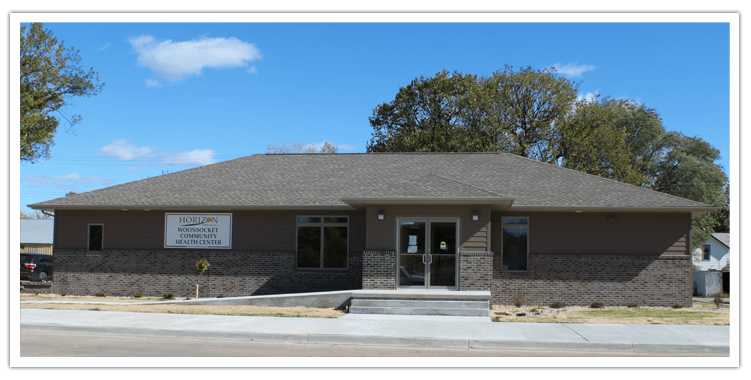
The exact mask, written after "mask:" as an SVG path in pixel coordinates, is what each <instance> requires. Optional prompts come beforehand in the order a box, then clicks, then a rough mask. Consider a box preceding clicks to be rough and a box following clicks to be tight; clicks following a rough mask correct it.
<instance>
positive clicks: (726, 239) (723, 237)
mask: <svg viewBox="0 0 751 380" xmlns="http://www.w3.org/2000/svg"><path fill="white" fill-rule="evenodd" d="M712 237H714V238H715V239H717V241H719V242H720V243H722V244H725V246H726V247H730V234H729V233H727V232H714V233H712Z"/></svg>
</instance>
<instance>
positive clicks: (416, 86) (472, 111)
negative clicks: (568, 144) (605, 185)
mask: <svg viewBox="0 0 751 380" xmlns="http://www.w3.org/2000/svg"><path fill="white" fill-rule="evenodd" d="M575 99H576V89H575V86H574V85H573V83H571V82H570V81H568V80H567V79H564V78H562V77H560V76H558V75H556V74H555V73H554V72H552V71H549V70H534V69H532V68H523V69H521V70H518V71H514V70H513V69H512V68H511V67H510V66H508V67H506V68H505V69H504V70H502V71H498V72H496V73H494V74H493V75H491V76H489V77H486V78H484V77H478V76H475V75H466V74H461V73H456V72H455V73H451V74H449V73H448V72H446V71H441V72H439V73H437V74H435V75H434V76H432V77H430V78H425V77H419V78H417V79H415V80H413V81H412V82H410V83H409V84H408V85H407V86H404V87H402V88H400V89H399V91H398V92H397V94H396V96H395V97H394V99H393V100H392V101H390V102H387V103H383V104H380V105H378V106H377V107H376V108H375V110H374V111H373V115H372V116H371V117H370V125H371V126H372V127H373V133H372V135H371V138H370V141H369V142H368V151H371V152H462V151H471V152H486V151H490V152H492V151H502V152H511V153H516V154H520V155H524V156H527V157H532V158H537V159H541V160H544V161H552V160H553V159H554V157H555V154H554V146H555V144H554V141H555V139H556V133H555V132H556V128H555V123H556V122H558V121H559V120H560V119H561V118H562V117H563V116H564V115H565V114H566V113H567V112H568V109H570V108H571V106H572V104H573V102H574V100H575Z"/></svg>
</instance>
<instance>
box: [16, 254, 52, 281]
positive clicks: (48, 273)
mask: <svg viewBox="0 0 751 380" xmlns="http://www.w3.org/2000/svg"><path fill="white" fill-rule="evenodd" d="M52 266H53V265H52V256H50V255H42V254H38V253H22V254H21V280H27V281H49V280H52Z"/></svg>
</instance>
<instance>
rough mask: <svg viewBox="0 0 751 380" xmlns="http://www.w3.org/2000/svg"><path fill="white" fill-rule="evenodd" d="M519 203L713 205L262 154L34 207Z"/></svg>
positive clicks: (380, 160)
mask: <svg viewBox="0 0 751 380" xmlns="http://www.w3.org/2000/svg"><path fill="white" fill-rule="evenodd" d="M418 198H419V199H435V200H450V199H458V198H460V199H470V200H471V199H491V198H492V199H513V208H527V209H534V208H541V209H547V208H562V209H563V208H589V209H598V208H603V209H610V208H634V209H692V210H693V209H696V210H699V209H705V208H707V207H708V206H707V205H705V204H703V203H700V202H695V201H692V200H688V199H684V198H679V197H675V196H672V195H668V194H664V193H660V192H656V191H652V190H649V189H645V188H640V187H637V186H633V185H629V184H625V183H621V182H617V181H613V180H609V179H605V178H601V177H597V176H592V175H588V174H585V173H581V172H578V171H574V170H570V169H563V168H559V167H557V166H555V165H551V164H546V163H542V162H539V161H535V160H531V159H528V158H524V157H521V156H517V155H513V154H508V153H376V154H372V153H371V154H279V155H254V156H249V157H243V158H238V159H234V160H229V161H224V162H220V163H216V164H212V165H207V166H203V167H199V168H195V169H189V170H185V171H181V172H176V173H170V174H166V175H162V176H158V177H152V178H147V179H143V180H140V181H134V182H129V183H124V184H121V185H116V186H112V187H108V188H104V189H100V190H95V191H90V192H87V193H81V194H74V195H70V196H67V197H63V198H57V199H52V200H49V201H46V202H41V203H36V204H33V205H31V207H33V208H38V209H59V208H153V209H158V208H190V207H195V208H199V207H200V208H210V207H214V208H253V207H269V208H273V207H287V208H291V207H336V206H348V204H347V202H345V201H346V200H351V199H418Z"/></svg>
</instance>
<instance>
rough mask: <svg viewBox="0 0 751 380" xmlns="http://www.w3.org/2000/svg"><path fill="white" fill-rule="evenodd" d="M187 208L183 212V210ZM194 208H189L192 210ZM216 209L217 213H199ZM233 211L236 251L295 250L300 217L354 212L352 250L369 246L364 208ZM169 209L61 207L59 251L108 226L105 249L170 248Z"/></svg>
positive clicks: (57, 224)
mask: <svg viewBox="0 0 751 380" xmlns="http://www.w3.org/2000/svg"><path fill="white" fill-rule="evenodd" d="M180 212H182V211H180ZM186 212H189V211H186ZM196 212H211V211H196ZM216 212H232V249H234V250H259V251H293V252H294V251H295V250H296V244H295V237H296V229H295V227H296V222H295V217H296V216H298V215H348V216H349V217H350V227H349V239H350V240H349V244H350V249H349V250H350V251H357V252H361V251H362V250H363V249H364V248H365V245H364V244H365V223H364V217H365V213H364V212H362V211H340V212H333V211H320V212H316V211H308V210H305V211H294V210H277V211H265V210H264V211H216ZM164 213H165V212H164V211H136V210H134V211H118V210H97V211H85V210H75V211H73V210H57V211H56V212H55V245H56V247H55V248H56V249H85V248H86V247H87V241H86V239H87V225H88V224H90V223H102V224H104V237H103V241H104V248H105V249H161V248H163V246H164Z"/></svg>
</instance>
